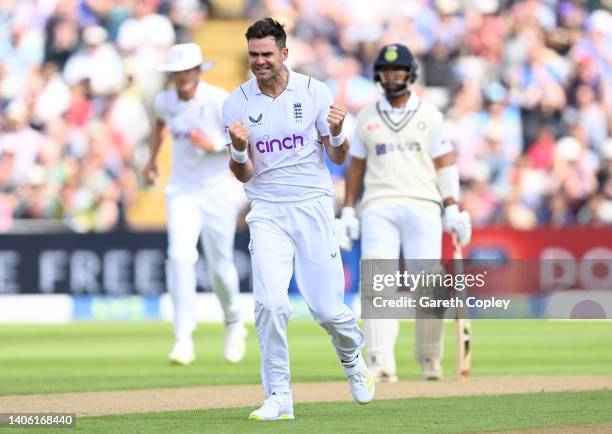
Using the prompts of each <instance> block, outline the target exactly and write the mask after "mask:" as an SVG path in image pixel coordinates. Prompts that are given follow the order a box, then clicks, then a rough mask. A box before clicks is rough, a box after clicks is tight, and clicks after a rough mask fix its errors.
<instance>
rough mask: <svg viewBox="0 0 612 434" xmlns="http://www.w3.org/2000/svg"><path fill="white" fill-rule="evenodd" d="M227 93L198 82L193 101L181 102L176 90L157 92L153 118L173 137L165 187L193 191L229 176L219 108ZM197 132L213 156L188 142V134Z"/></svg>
mask: <svg viewBox="0 0 612 434" xmlns="http://www.w3.org/2000/svg"><path fill="white" fill-rule="evenodd" d="M227 95H228V93H227V92H226V91H225V90H224V89H222V88H220V87H217V86H213V85H211V84H208V83H204V82H203V81H200V82H199V83H198V88H197V90H196V93H195V95H194V97H193V98H191V99H190V100H188V101H183V100H182V99H180V98H179V96H178V93H177V92H176V91H175V90H167V91H163V92H160V93H159V95H157V97H156V98H155V105H154V107H155V113H156V116H157V117H158V118H159V120H161V121H162V122H164V123H165V124H166V126H167V128H168V130H169V132H170V134H171V135H172V174H171V175H170V180H169V181H168V188H180V189H183V190H193V189H197V188H199V187H206V186H211V185H216V184H217V183H219V182H221V181H222V180H223V179H227V177H229V176H231V174H230V173H229V167H228V163H227V161H228V156H227V153H226V150H225V138H224V133H223V118H222V105H223V101H224V100H225V98H226V97H227ZM192 129H199V130H201V131H203V132H204V133H205V134H207V135H208V137H209V138H210V140H211V141H212V142H213V144H214V147H215V151H216V152H215V153H209V152H206V151H205V150H203V149H202V148H198V147H196V146H195V145H193V143H191V140H189V131H190V130H192Z"/></svg>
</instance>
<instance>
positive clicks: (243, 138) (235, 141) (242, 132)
mask: <svg viewBox="0 0 612 434" xmlns="http://www.w3.org/2000/svg"><path fill="white" fill-rule="evenodd" d="M228 132H229V135H230V138H231V139H232V146H234V148H236V150H238V151H244V150H245V149H246V147H247V145H248V144H249V135H250V133H249V129H248V128H247V127H246V125H244V124H243V123H242V122H234V123H233V124H231V125H230V126H229V129H228Z"/></svg>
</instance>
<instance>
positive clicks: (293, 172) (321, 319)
mask: <svg viewBox="0 0 612 434" xmlns="http://www.w3.org/2000/svg"><path fill="white" fill-rule="evenodd" d="M286 37H287V36H286V34H285V30H284V29H283V26H282V25H281V24H279V23H278V22H276V21H274V20H272V19H270V18H267V19H265V20H261V21H257V22H256V23H255V24H253V25H252V26H251V27H249V29H248V30H247V33H246V38H247V41H248V55H249V66H250V68H251V71H252V72H253V74H254V77H253V78H252V79H251V80H249V81H247V82H246V83H244V84H242V85H241V86H240V87H238V89H236V90H235V91H234V93H232V94H231V95H230V97H229V98H228V99H227V100H226V102H225V103H224V105H223V116H224V120H225V125H226V128H227V133H228V135H227V137H226V139H227V143H228V144H229V148H230V152H231V157H232V158H231V160H230V167H231V169H232V171H233V172H234V174H235V175H236V177H237V178H238V179H239V180H240V181H242V182H244V183H245V184H244V189H245V191H246V193H247V196H248V197H249V199H251V200H252V201H253V202H252V206H251V211H250V212H249V214H248V216H247V218H246V221H247V224H248V225H249V229H250V232H251V243H250V246H249V248H250V251H251V260H252V264H253V296H254V299H255V325H256V328H257V337H258V339H259V347H260V350H261V379H262V383H263V388H264V393H265V394H266V397H267V399H266V400H265V402H264V404H263V405H262V406H261V408H259V409H258V410H255V411H254V412H252V413H251V415H250V416H249V418H250V419H256V420H275V419H293V398H292V394H291V388H290V384H289V383H290V374H289V348H288V346H287V323H288V321H289V317H290V316H291V305H290V302H289V296H288V288H289V281H290V279H291V275H292V274H293V273H294V272H295V278H296V281H297V285H298V287H299V289H300V292H301V294H302V296H303V298H304V300H305V301H306V303H307V304H308V307H309V308H310V311H311V313H312V315H313V317H314V318H315V320H316V321H317V322H318V323H319V324H320V325H321V326H322V327H323V328H324V329H325V330H326V331H327V333H328V334H329V335H330V336H331V340H332V344H333V345H334V347H335V349H336V353H337V355H338V358H339V359H340V361H341V362H342V365H343V366H344V371H345V374H346V375H347V377H348V379H349V384H350V387H351V392H352V394H353V397H354V398H355V400H356V401H357V402H359V403H360V404H366V403H367V402H369V401H370V400H371V399H372V398H373V397H374V381H373V379H372V377H371V376H370V373H369V372H368V369H367V366H366V365H365V362H364V361H363V359H362V358H361V357H360V356H359V353H360V350H361V348H362V346H363V334H362V332H361V330H359V328H358V327H357V324H356V322H355V317H354V315H353V313H352V312H351V310H350V309H349V308H348V307H347V306H346V305H345V304H344V272H343V267H342V259H341V257H340V252H339V246H338V241H337V238H336V233H335V230H334V224H333V223H334V211H333V205H332V197H333V193H332V186H331V178H330V174H329V171H328V169H327V167H326V165H325V161H324V152H327V154H328V155H329V158H330V159H331V160H332V161H333V162H334V163H336V164H342V162H343V161H344V160H345V158H346V156H347V153H348V146H349V144H348V141H347V140H346V138H345V136H344V133H343V132H342V124H343V122H344V118H345V116H346V110H345V109H344V108H342V107H340V106H338V105H335V104H334V102H333V98H332V95H331V92H330V91H329V89H328V88H327V87H326V86H325V85H324V84H323V83H321V82H320V81H318V80H316V79H314V78H312V77H309V76H306V75H302V74H298V73H296V72H294V71H291V70H290V69H289V68H288V67H287V66H286V65H285V64H284V61H285V60H286V59H287V55H288V49H287V47H286V46H285V43H286Z"/></svg>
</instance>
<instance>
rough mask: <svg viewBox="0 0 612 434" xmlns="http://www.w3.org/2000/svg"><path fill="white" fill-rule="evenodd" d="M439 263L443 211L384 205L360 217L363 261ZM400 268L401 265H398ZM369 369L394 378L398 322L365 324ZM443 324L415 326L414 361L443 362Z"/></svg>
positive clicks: (370, 321) (425, 322) (427, 322)
mask: <svg viewBox="0 0 612 434" xmlns="http://www.w3.org/2000/svg"><path fill="white" fill-rule="evenodd" d="M400 249H401V252H402V255H403V257H404V259H407V260H410V259H440V258H441V256H442V216H441V211H439V210H438V211H436V210H435V209H434V207H432V209H431V210H430V209H429V208H424V207H419V206H414V205H408V204H398V203H385V204H378V205H372V206H370V207H368V208H366V210H365V211H364V212H363V214H362V216H361V257H362V258H363V259H370V258H373V259H399V257H400ZM398 266H399V262H398ZM364 331H365V335H366V342H367V344H366V351H367V358H368V361H369V365H372V366H373V367H375V368H376V367H378V368H379V369H381V370H382V371H383V372H385V373H388V374H395V370H396V366H395V342H396V339H397V335H398V332H399V321H398V320H396V319H367V320H364ZM443 333H444V324H443V321H442V320H439V319H419V320H417V321H416V322H415V344H414V354H415V359H416V360H417V362H419V363H423V360H424V359H426V358H433V359H436V360H440V359H441V358H442V341H443V338H444V335H443Z"/></svg>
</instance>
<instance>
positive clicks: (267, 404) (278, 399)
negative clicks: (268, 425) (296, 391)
mask: <svg viewBox="0 0 612 434" xmlns="http://www.w3.org/2000/svg"><path fill="white" fill-rule="evenodd" d="M249 419H250V420H287V419H295V416H294V415H293V398H292V396H291V392H289V393H282V394H278V395H277V394H276V393H273V394H272V395H270V396H269V397H268V399H266V400H265V401H264V403H263V405H262V406H261V407H259V408H258V409H257V410H255V411H253V412H252V413H251V414H250V415H249Z"/></svg>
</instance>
